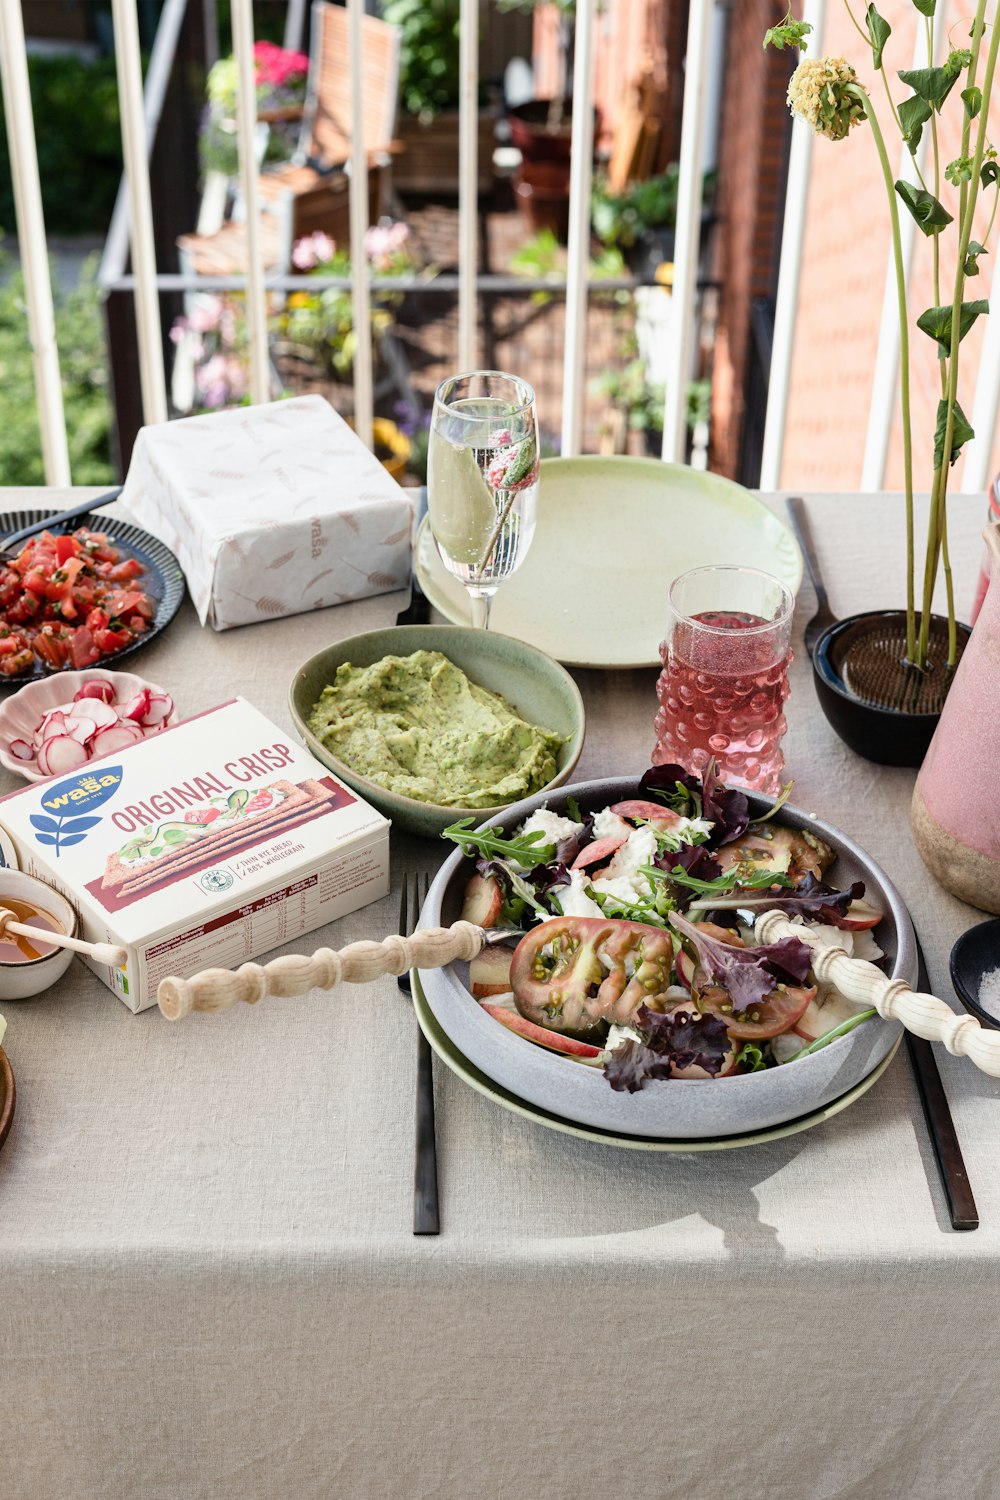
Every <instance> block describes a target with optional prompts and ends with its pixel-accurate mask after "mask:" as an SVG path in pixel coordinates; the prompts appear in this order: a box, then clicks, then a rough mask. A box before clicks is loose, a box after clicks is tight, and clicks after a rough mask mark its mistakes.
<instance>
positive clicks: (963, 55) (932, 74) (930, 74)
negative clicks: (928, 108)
mask: <svg viewBox="0 0 1000 1500" xmlns="http://www.w3.org/2000/svg"><path fill="white" fill-rule="evenodd" d="M971 59H972V53H971V52H968V51H964V50H956V51H954V52H949V53H948V56H947V57H946V58H945V60H944V62H943V63H942V65H941V67H939V68H903V69H900V73H899V77H900V81H901V82H902V83H905V84H907V85H908V86H909V87H910V88H911V89H912V90H913V92H914V93H915V94H916V95H918V97H919V98H921V99H923V100H924V101H925V103H927V104H930V105H932V106H933V108H934V109H936V110H937V111H938V113H939V114H940V113H941V106H942V104H943V103H944V101H945V100H946V99H947V97H948V95H949V94H950V93H951V91H952V89H953V88H954V87H955V84H956V83H957V82H958V80H959V78H960V77H961V76H962V69H963V68H964V67H968V65H969V63H970V61H971Z"/></svg>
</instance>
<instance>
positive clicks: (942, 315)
mask: <svg viewBox="0 0 1000 1500" xmlns="http://www.w3.org/2000/svg"><path fill="white" fill-rule="evenodd" d="M989 310H990V304H989V303H988V302H987V301H986V300H985V299H984V298H980V299H979V301H977V302H963V303H962V311H961V313H960V315H959V320H958V340H959V343H961V341H962V339H964V338H965V335H966V334H967V333H968V331H969V329H970V328H971V327H972V325H973V323H974V322H975V321H976V319H977V318H978V317H979V315H980V313H988V312H989ZM917 327H918V328H919V329H920V331H921V333H926V334H928V335H929V337H930V338H932V339H936V340H937V342H938V343H939V344H940V346H941V353H942V355H947V354H950V353H951V307H950V305H949V306H948V307H929V308H928V309H927V311H926V312H922V313H921V314H920V317H919V318H918V319H917Z"/></svg>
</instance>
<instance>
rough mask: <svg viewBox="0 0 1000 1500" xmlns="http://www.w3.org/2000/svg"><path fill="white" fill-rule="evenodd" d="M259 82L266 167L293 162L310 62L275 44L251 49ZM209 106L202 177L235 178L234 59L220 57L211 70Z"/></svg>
mask: <svg viewBox="0 0 1000 1500" xmlns="http://www.w3.org/2000/svg"><path fill="white" fill-rule="evenodd" d="M253 55H254V70H255V76H256V83H257V118H258V119H259V120H266V121H267V122H268V124H269V125H270V127H271V128H270V131H269V132H268V139H267V148H266V151H265V155H264V160H265V161H266V162H275V161H289V160H290V159H291V157H292V154H293V152H294V150H295V144H296V141H297V139H298V124H297V122H298V121H299V120H301V118H302V110H303V105H304V103H305V97H306V78H307V75H308V72H309V59H308V57H306V55H305V53H303V52H290V51H289V50H288V49H287V48H285V47H277V46H275V44H274V43H273V42H258V43H257V44H256V46H255V47H254V49H253ZM206 94H207V104H206V107H205V111H204V114H203V115H202V119H201V126H200V130H199V136H198V150H199V156H200V160H201V170H202V175H203V176H204V177H207V176H208V174H209V173H211V172H218V173H220V174H221V175H222V176H223V177H235V176H236V174H237V172H238V170H239V156H238V152H237V146H236V59H235V58H234V57H223V58H220V59H219V61H218V62H217V63H214V64H213V65H212V68H211V70H210V72H209V75H208V80H207V84H206Z"/></svg>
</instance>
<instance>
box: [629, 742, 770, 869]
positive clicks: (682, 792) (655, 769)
mask: <svg viewBox="0 0 1000 1500" xmlns="http://www.w3.org/2000/svg"><path fill="white" fill-rule="evenodd" d="M639 788H640V790H641V791H643V792H652V793H653V795H654V796H656V797H659V798H660V800H661V801H663V802H666V804H667V806H668V807H671V808H672V809H673V810H674V812H677V813H680V814H681V815H682V816H685V817H692V816H693V817H702V818H708V819H710V820H711V822H712V823H714V824H715V827H714V828H713V829H712V835H711V838H710V839H709V844H711V845H712V846H713V847H714V848H718V847H719V846H720V845H722V844H731V843H732V842H733V840H734V839H738V838H739V837H740V835H741V834H742V833H745V832H746V829H747V827H748V825H749V822H750V807H749V803H748V802H747V798H746V793H745V792H741V791H740V790H739V789H738V788H737V787H725V786H723V785H722V784H721V782H720V781H719V767H718V763H717V761H716V760H715V758H714V756H713V758H712V759H711V760H709V762H708V764H707V765H706V767H705V770H704V774H703V775H702V777H701V779H700V780H699V778H698V777H697V776H695V775H693V774H692V773H691V772H689V771H685V769H684V767H683V766H675V765H667V766H650V768H649V770H648V771H646V772H645V774H644V775H643V777H642V780H641V781H640V782H639Z"/></svg>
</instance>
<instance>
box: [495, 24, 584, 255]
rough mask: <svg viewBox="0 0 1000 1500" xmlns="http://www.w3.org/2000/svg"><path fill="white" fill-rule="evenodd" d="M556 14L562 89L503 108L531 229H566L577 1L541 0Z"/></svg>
mask: <svg viewBox="0 0 1000 1500" xmlns="http://www.w3.org/2000/svg"><path fill="white" fill-rule="evenodd" d="M537 3H539V0H499V6H500V9H501V10H534V9H535V6H536V4H537ZM544 3H546V4H552V5H554V6H555V8H556V9H557V10H558V13H559V57H560V73H561V87H560V88H559V89H558V90H557V91H556V93H555V94H554V95H553V97H552V98H551V99H532V100H531V101H530V102H529V103H527V104H520V105H518V106H517V107H516V108H514V109H509V110H508V111H507V119H508V121H509V123H510V138H511V142H512V144H513V145H514V146H516V147H517V149H518V151H520V153H521V165H520V166H519V167H518V170H517V172H516V174H515V177H514V194H515V196H516V198H517V202H518V207H519V208H520V209H521V211H522V213H524V215H525V217H526V218H527V220H528V222H529V224H530V225H531V226H532V228H533V229H535V230H540V229H550V230H552V232H553V233H554V234H555V235H557V236H558V238H559V239H560V240H563V241H565V240H566V237H567V235H568V233H569V159H570V149H571V145H572V136H573V122H572V110H573V43H574V26H573V23H574V17H575V11H576V4H575V0H544Z"/></svg>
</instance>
